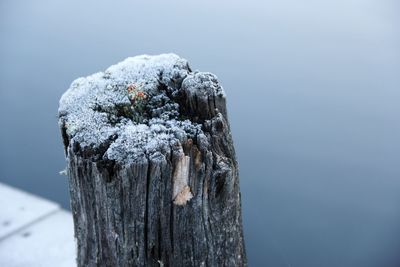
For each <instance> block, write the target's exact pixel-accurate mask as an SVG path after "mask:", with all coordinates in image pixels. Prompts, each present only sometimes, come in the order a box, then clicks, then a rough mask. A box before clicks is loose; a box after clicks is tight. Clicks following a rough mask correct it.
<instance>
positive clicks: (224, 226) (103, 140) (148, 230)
mask: <svg viewBox="0 0 400 267" xmlns="http://www.w3.org/2000/svg"><path fill="white" fill-rule="evenodd" d="M59 118H60V119H59V123H60V127H61V132H62V135H63V139H64V145H65V149H66V155H67V172H68V176H69V184H70V194H71V208H72V212H73V215H74V225H75V236H76V238H77V242H78V266H246V265H247V263H246V255H245V248H244V239H243V231H242V219H241V206H240V191H239V178H238V165H237V161H236V157H235V152H234V147H233V142H232V137H231V133H230V128H229V123H228V119H227V112H226V104H225V94H224V91H223V89H222V87H221V86H220V85H219V82H218V80H217V78H216V77H215V75H213V74H210V73H203V72H192V71H191V69H190V67H189V65H188V63H187V61H186V60H184V59H182V58H179V57H178V56H176V55H173V54H169V55H160V56H153V57H149V56H141V57H135V58H129V59H127V60H125V61H124V62H122V63H119V64H118V65H115V66H112V67H110V68H109V69H108V70H107V71H105V72H104V73H98V74H94V75H92V76H89V77H87V78H81V79H78V80H77V81H75V82H74V83H73V84H72V85H71V88H70V89H69V90H68V91H67V92H66V93H65V94H64V95H63V97H62V99H61V100H60V109H59Z"/></svg>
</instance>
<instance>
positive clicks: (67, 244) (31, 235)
mask: <svg viewBox="0 0 400 267" xmlns="http://www.w3.org/2000/svg"><path fill="white" fill-rule="evenodd" d="M0 207H1V208H0V266H7V267H22V266H31V267H35V266H38V267H39V266H41V267H47V266H49V267H50V266H61V267H64V266H65V267H67V266H68V267H70V266H76V263H75V258H76V255H75V254H76V253H75V245H74V233H73V223H72V215H71V213H69V212H67V211H65V210H62V209H61V207H60V206H59V205H58V204H56V203H54V202H51V201H48V200H45V199H43V198H40V197H37V196H34V195H32V194H29V193H26V192H23V191H21V190H18V189H16V188H13V187H10V186H8V185H5V184H2V183H0Z"/></svg>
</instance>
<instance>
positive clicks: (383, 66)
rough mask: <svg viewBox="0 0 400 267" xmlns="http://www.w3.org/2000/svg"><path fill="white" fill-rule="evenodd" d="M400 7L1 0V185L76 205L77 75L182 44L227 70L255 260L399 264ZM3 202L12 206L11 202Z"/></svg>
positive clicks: (318, 265)
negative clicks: (68, 174)
mask: <svg viewBox="0 0 400 267" xmlns="http://www.w3.org/2000/svg"><path fill="white" fill-rule="evenodd" d="M399 11H400V5H399V4H398V2H397V1H394V0H393V1H390V0H335V1H333V0H332V1H296V0H279V1H146V2H145V1H140V3H134V1H122V2H121V1H78V0H69V1H57V0H48V1H18V0H16V1H15V0H14V1H12V0H9V1H6V0H1V1H0V182H5V183H8V184H11V185H14V186H17V187H19V188H22V189H25V190H28V191H30V192H33V193H35V194H39V195H42V196H44V197H46V198H50V199H52V200H55V201H58V202H60V203H61V204H62V205H63V206H64V207H66V208H68V191H67V182H66V178H65V177H64V176H59V175H58V172H59V171H60V170H61V169H63V168H64V164H65V162H64V155H63V150H62V144H61V137H60V134H59V130H58V126H57V118H56V116H57V108H58V100H59V98H60V96H61V94H62V93H63V92H64V91H65V90H66V89H67V88H68V87H69V84H70V83H71V81H72V80H74V79H75V78H77V77H79V76H85V75H89V74H91V73H93V72H97V71H99V70H104V69H105V68H106V67H108V66H109V65H111V64H114V63H116V62H118V61H121V60H122V59H124V58H125V57H127V56H133V55H137V54H143V53H147V54H158V53H162V52H175V53H177V54H179V55H181V56H183V57H185V58H187V59H188V60H189V61H190V62H191V65H192V67H193V68H194V69H199V70H204V71H211V72H213V73H215V74H217V75H218V77H219V78H220V80H221V82H222V84H223V85H224V87H225V90H226V92H227V95H228V108H229V116H230V120H231V126H232V132H233V136H234V141H235V145H236V148H237V154H238V157H239V163H240V175H241V177H240V178H241V188H242V201H243V218H244V225H245V238H246V245H247V252H248V258H249V263H250V266H271V267H280V266H282V267H358V266H359V267H369V266H371V267H398V266H400V167H399V166H400V164H399V159H400V157H399V151H400V125H399V116H400V105H399V97H400V86H399V85H400V75H399V73H400V53H399V48H400V34H399V33H400V27H399V26H400V24H399ZM1 205H7V203H0V208H1Z"/></svg>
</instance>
